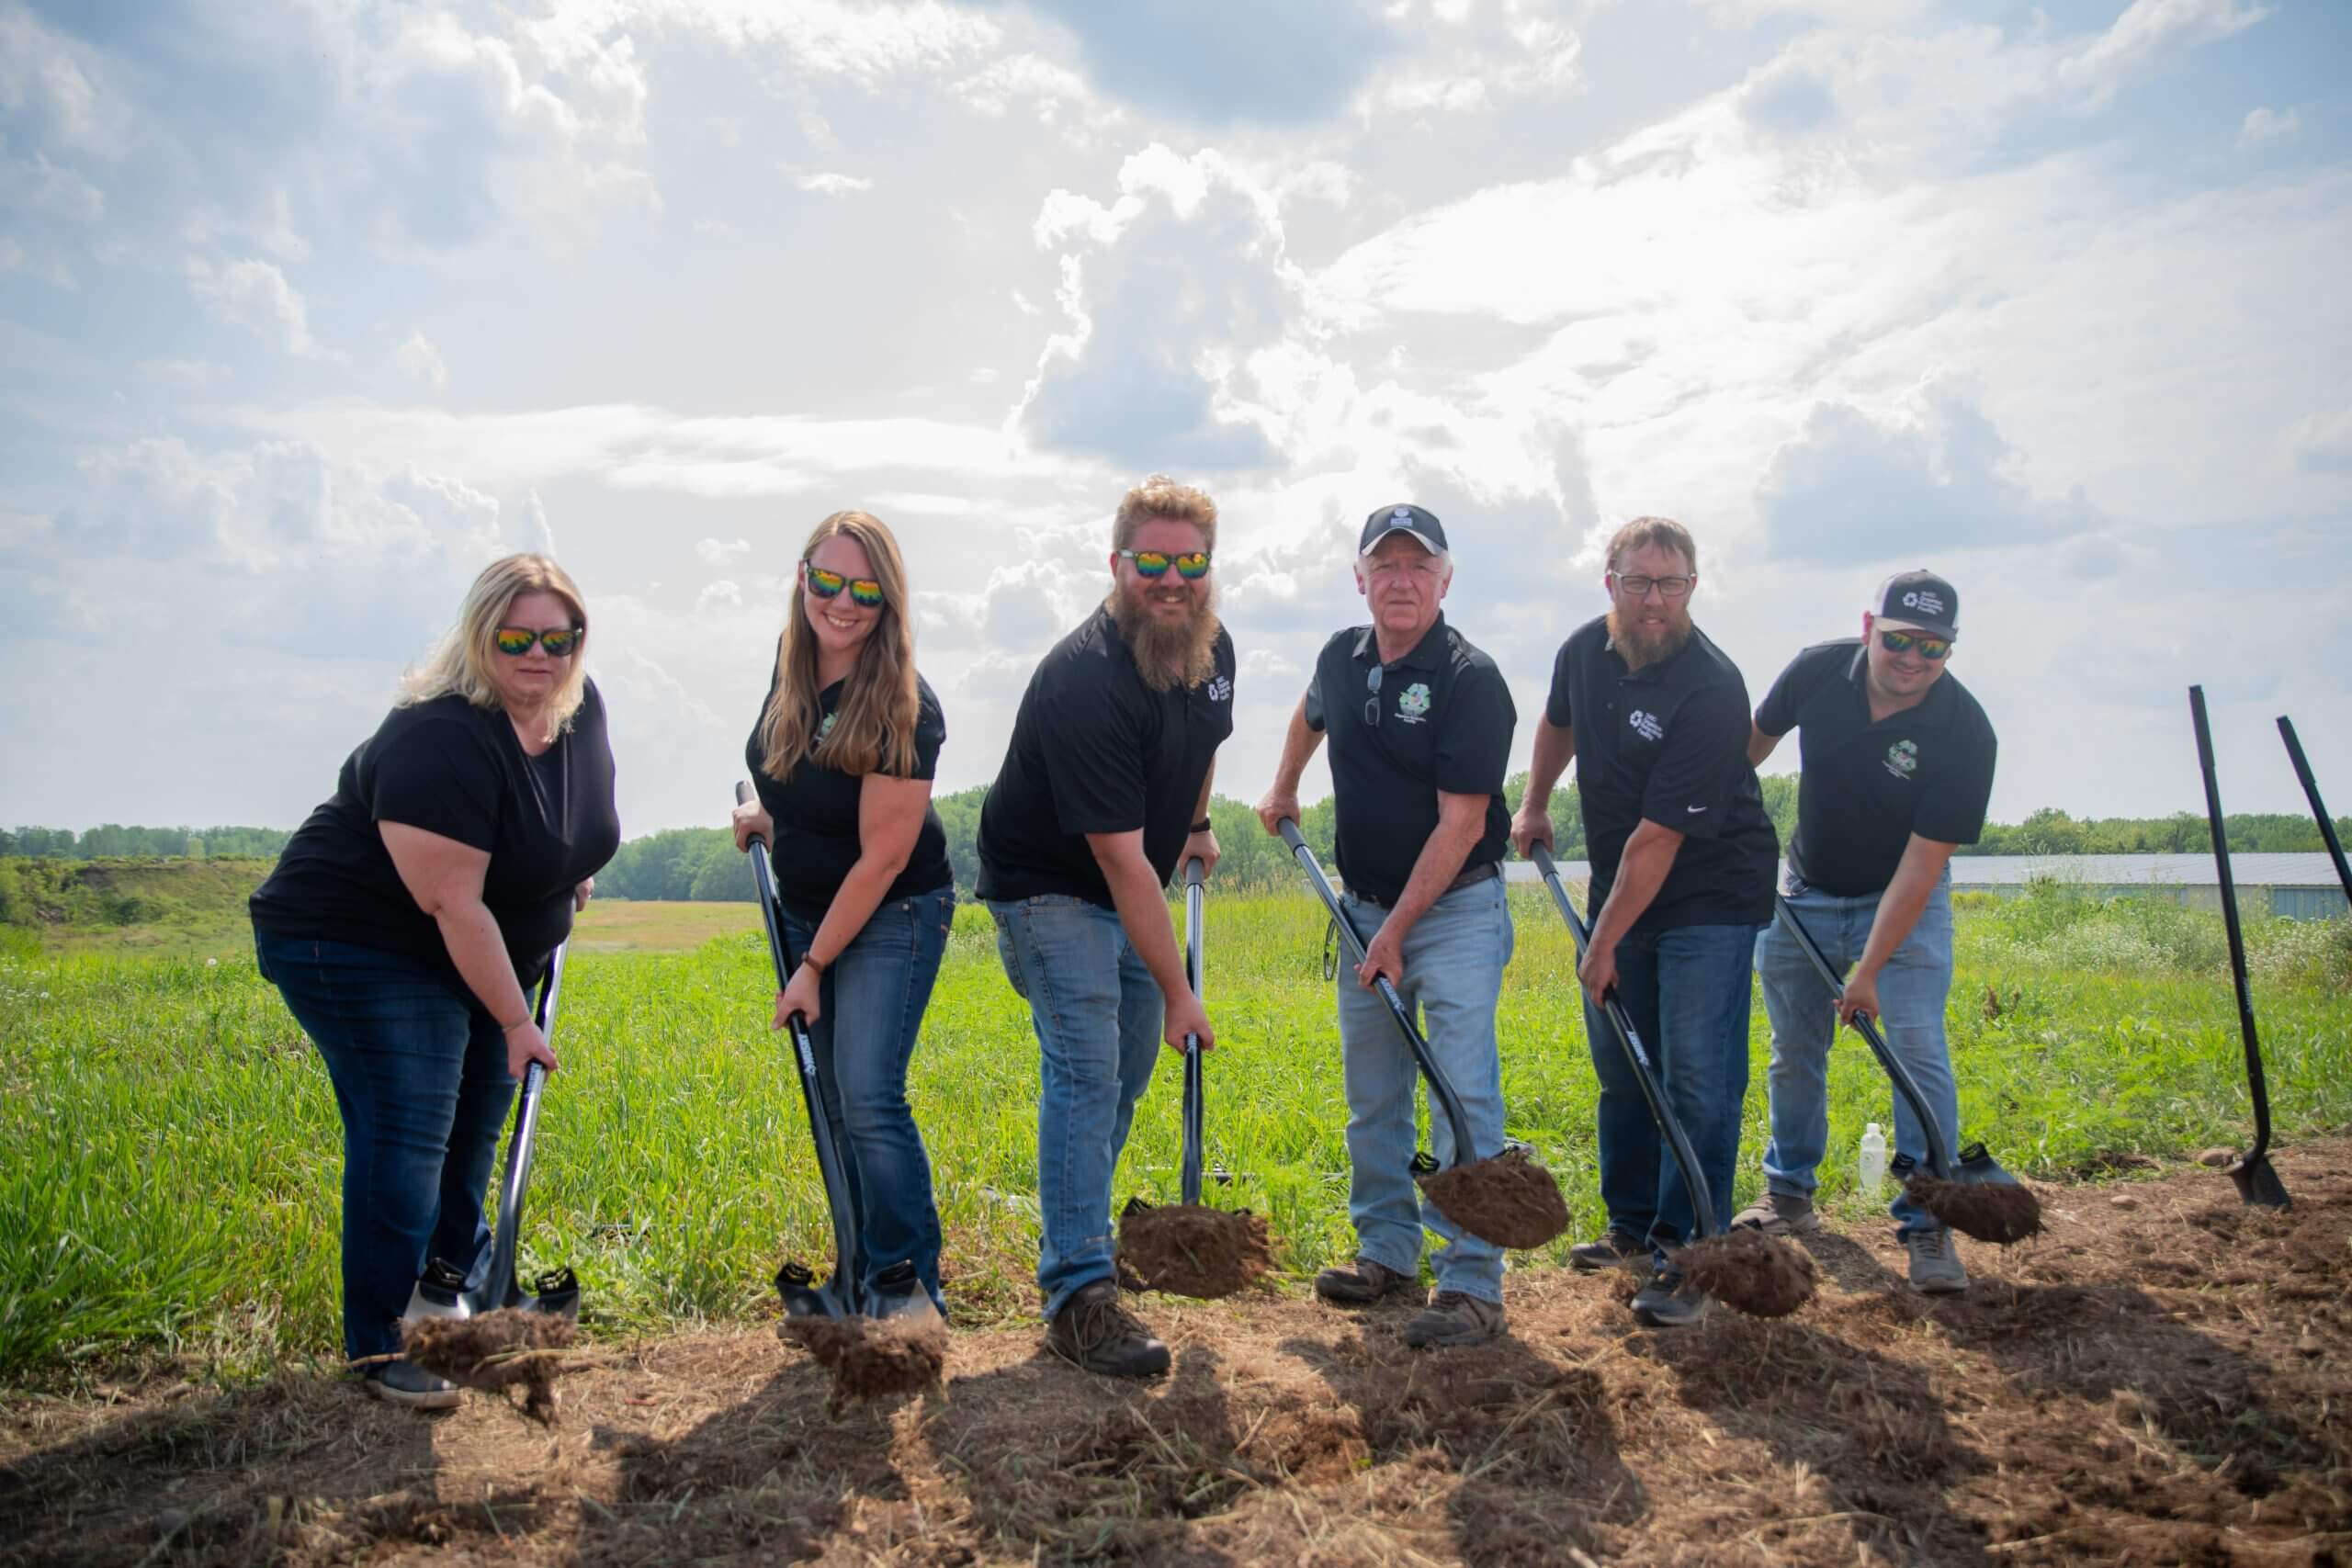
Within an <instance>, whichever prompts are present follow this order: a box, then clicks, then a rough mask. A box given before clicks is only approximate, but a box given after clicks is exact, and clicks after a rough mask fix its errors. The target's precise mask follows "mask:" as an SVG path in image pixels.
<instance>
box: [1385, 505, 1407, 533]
mask: <svg viewBox="0 0 2352 1568" xmlns="http://www.w3.org/2000/svg"><path fill="white" fill-rule="evenodd" d="M1388 521H1390V522H1391V523H1402V524H1404V525H1406V526H1407V527H1408V528H1409V527H1411V526H1412V525H1413V509H1412V508H1411V507H1409V506H1400V507H1398V508H1397V510H1396V511H1394V512H1392V513H1389V514H1388Z"/></svg>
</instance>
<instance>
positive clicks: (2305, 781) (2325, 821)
mask: <svg viewBox="0 0 2352 1568" xmlns="http://www.w3.org/2000/svg"><path fill="white" fill-rule="evenodd" d="M2278 734H2279V736H2280V738H2281V739H2284V740H2285V741H2286V742H2287V758H2288V761H2291V762H2293V763H2294V764H2295V777H2296V778H2298V779H2300V780H2301V781H2302V785H2303V796H2304V798H2305V799H2307V800H2309V801H2310V802H2311V803H2312V819H2313V820H2314V821H2316V822H2318V824H2319V836H2320V840H2321V841H2322V842H2323V843H2324V844H2326V845H2327V853H2328V858H2330V859H2331V860H2333V861H2335V879H2336V880H2337V881H2338V882H2341V883H2342V884H2344V897H2345V901H2346V903H2352V865H2347V864H2346V863H2345V861H2344V844H2343V840H2339V839H2338V838H2337V837H2336V836H2335V818H2333V817H2330V816H2329V815H2328V814H2327V807H2326V805H2325V804H2324V802H2322V801H2321V799H2320V797H2319V781H2318V780H2317V779H2315V778H2313V777H2312V765H2311V762H2310V761H2308V760H2307V759H2306V758H2305V757H2304V756H2303V743H2302V742H2301V741H2300V740H2298V739H2295V726H2294V723H2293V721H2291V720H2290V719H2289V718H2288V716H2286V715H2285V714H2283V713H2282V714H2280V715H2279V716H2278Z"/></svg>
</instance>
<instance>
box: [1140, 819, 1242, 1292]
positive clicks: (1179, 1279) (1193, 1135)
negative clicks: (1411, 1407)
mask: <svg viewBox="0 0 2352 1568" xmlns="http://www.w3.org/2000/svg"><path fill="white" fill-rule="evenodd" d="M1206 874H1207V870H1206V868H1205V867H1204V865H1202V863H1201V861H1200V858H1199V857H1198V856H1195V857H1193V859H1191V860H1189V861H1186V862H1185V863H1184V978H1185V979H1186V980H1187V981H1188V982H1190V984H1191V985H1192V987H1193V996H1195V997H1203V996H1205V995H1206V993H1205V992H1204V991H1203V990H1202V988H1201V934H1202V932H1201V926H1202V920H1201V905H1202V900H1203V884H1204V879H1205V877H1206ZM1203 1099H1204V1084H1203V1081H1202V1066H1201V1049H1200V1043H1199V1042H1198V1041H1196V1040H1194V1039H1193V1038H1192V1037H1190V1036H1187V1037H1186V1038H1185V1041H1184V1156H1183V1167H1182V1176H1181V1177H1180V1181H1181V1184H1182V1194H1183V1201H1182V1202H1181V1203H1179V1204H1177V1205H1176V1206H1175V1207H1173V1208H1155V1207H1154V1206H1153V1205H1151V1204H1149V1203H1147V1202H1145V1201H1143V1200H1142V1199H1140V1198H1130V1199H1128V1200H1127V1203H1126V1208H1125V1211H1124V1212H1122V1213H1121V1214H1120V1216H1119V1262H1120V1264H1121V1265H1122V1267H1123V1268H1124V1269H1125V1271H1126V1272H1127V1273H1128V1274H1129V1275H1131V1276H1132V1277H1133V1279H1134V1280H1135V1282H1136V1285H1137V1286H1138V1287H1140V1288H1141V1289H1144V1290H1148V1291H1170V1292H1174V1293H1175V1294H1177V1295H1180V1296H1197V1297H1199V1298H1201V1299H1203V1300H1207V1301H1214V1300H1216V1298H1217V1297H1220V1296H1229V1295H1231V1294H1233V1293H1234V1292H1236V1291H1238V1290H1240V1289H1241V1288H1242V1287H1243V1286H1245V1285H1247V1284H1249V1283H1250V1281H1251V1280H1255V1279H1257V1278H1258V1276H1259V1275H1261V1274H1262V1273H1264V1272H1265V1271H1266V1269H1269V1268H1270V1267H1272V1263H1273V1254H1272V1249H1271V1247H1269V1246H1268V1244H1267V1240H1266V1222H1265V1221H1263V1220H1261V1219H1260V1218H1259V1217H1258V1216H1257V1215H1255V1214H1253V1213H1250V1212H1249V1211H1248V1210H1246V1209H1244V1210H1242V1211H1240V1212H1239V1213H1226V1212H1224V1211H1223V1210H1220V1209H1211V1208H1206V1207H1204V1206H1203V1204H1202V1202H1201V1168H1202V1164H1203V1155H1202V1122H1203V1114H1204V1106H1203V1104H1202V1101H1203Z"/></svg>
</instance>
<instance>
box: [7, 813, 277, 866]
mask: <svg viewBox="0 0 2352 1568" xmlns="http://www.w3.org/2000/svg"><path fill="white" fill-rule="evenodd" d="M293 836H294V835H293V834H291V833H289V832H288V831H287V830H286V829H283V828H126V827H123V826H122V825H121V824H119V823H116V822H104V823H101V824H99V825H98V826H97V827H96V828H92V829H89V830H88V831H87V832H84V833H78V834H77V833H75V832H74V829H71V828H18V829H15V830H14V831H10V830H9V829H6V828H0V855H25V856H28V857H29V858H31V859H35V860H98V859H101V858H111V857H116V856H158V857H163V858H167V859H182V858H185V859H192V860H205V859H209V858H211V857H214V856H218V855H260V856H262V857H264V858H265V859H274V858H276V856H277V852H279V851H280V850H283V849H284V848H285V847H286V840H288V839H290V838H292V837H293Z"/></svg>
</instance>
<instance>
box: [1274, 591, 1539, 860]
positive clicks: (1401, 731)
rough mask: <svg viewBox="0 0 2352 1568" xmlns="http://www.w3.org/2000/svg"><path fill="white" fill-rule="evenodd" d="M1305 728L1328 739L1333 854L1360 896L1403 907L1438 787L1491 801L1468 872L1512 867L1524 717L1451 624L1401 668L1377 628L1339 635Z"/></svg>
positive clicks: (1310, 691) (1316, 680) (1328, 649)
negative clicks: (1516, 763) (1511, 771)
mask: <svg viewBox="0 0 2352 1568" xmlns="http://www.w3.org/2000/svg"><path fill="white" fill-rule="evenodd" d="M1375 666H1377V667H1379V669H1380V671H1381V679H1380V694H1379V695H1378V696H1377V697H1376V698H1375V697H1374V696H1373V695H1372V694H1371V677H1372V671H1373V670H1374V667H1375ZM1367 703H1376V704H1377V705H1378V708H1379V713H1380V722H1379V723H1377V724H1374V723H1371V722H1369V721H1368V720H1367V719H1366V717H1365V713H1366V706H1365V705H1366V704H1367ZM1306 722H1307V725H1308V727H1309V728H1314V729H1318V730H1322V731H1324V732H1326V733H1328V734H1329V736H1330V738H1331V794H1332V807H1333V817H1334V818H1335V821H1336V826H1337V829H1338V833H1337V837H1336V839H1335V841H1334V845H1333V849H1334V852H1335V854H1336V855H1337V858H1338V860H1339V863H1340V879H1341V880H1342V881H1344V882H1345V883H1346V884H1347V885H1348V886H1349V888H1350V889H1351V890H1352V891H1354V892H1358V893H1364V894H1368V895H1370V896H1371V897H1374V898H1377V899H1379V900H1380V901H1381V902H1382V903H1384V904H1394V903H1395V902H1396V901H1397V897H1398V896H1399V895H1401V894H1402V893H1403V892H1404V891H1405V884H1406V883H1408V882H1409V881H1410V880H1412V875H1413V864H1414V863H1415V862H1416V861H1418V860H1419V858H1420V854H1421V847H1422V846H1423V845H1424V844H1426V843H1428V842H1429V839H1430V834H1432V833H1434V832H1436V831H1437V792H1438V791H1440V790H1443V791H1445V793H1446V794H1448V795H1486V796H1487V797H1488V798H1487V825H1486V829H1485V831H1483V832H1481V833H1480V834H1479V835H1478V841H1477V842H1476V844H1474V845H1472V846H1471V850H1470V854H1469V857H1468V858H1467V859H1465V860H1464V861H1463V863H1462V869H1463V870H1464V871H1467V870H1469V869H1470V868H1471V867H1472V866H1478V865H1491V864H1493V863H1495V862H1497V861H1499V860H1501V859H1502V858H1503V852H1504V850H1505V848H1506V847H1507V846H1508V845H1509V843H1510V814H1509V813H1508V812H1506V811H1504V809H1503V775H1504V772H1505V770H1506V769H1508V768H1509V767H1510V737H1511V730H1512V728H1514V727H1515V726H1516V725H1517V724H1518V723H1519V710H1518V709H1517V708H1516V707H1514V706H1513V705H1512V704H1511V700H1510V686H1509V685H1507V684H1505V682H1504V681H1503V677H1502V671H1499V670H1498V669H1496V668H1495V661H1494V660H1491V659H1489V658H1487V656H1486V655H1485V654H1484V653H1481V652H1480V651H1478V649H1476V648H1473V647H1471V646H1470V642H1469V639H1467V638H1466V637H1464V636H1463V635H1462V634H1461V633H1460V632H1458V631H1455V630H1454V629H1453V627H1452V626H1447V625H1446V624H1445V617H1444V616H1443V615H1439V616H1438V618H1437V622H1436V624H1435V625H1434V626H1430V629H1429V630H1428V631H1427V632H1425V633H1423V634H1422V637H1421V640H1420V641H1419V643H1418V644H1416V645H1415V646H1414V648H1413V650H1412V651H1411V652H1410V653H1408V654H1407V655H1405V656H1404V657H1403V658H1402V659H1399V660H1397V661H1396V662H1395V663H1393V664H1387V665H1382V664H1381V662H1380V648H1379V644H1378V642H1377V640H1376V639H1375V638H1374V635H1373V629H1372V628H1371V627H1370V626H1352V627H1350V628H1349V629H1348V630H1346V631H1343V632H1340V633H1338V634H1337V635H1335V636H1334V637H1332V638H1331V640H1330V641H1329V642H1327V643H1325V644H1324V645H1323V651H1322V652H1321V653H1319V654H1317V656H1316V659H1315V673H1314V675H1313V676H1312V677H1310V678H1309V680H1308V681H1307V683H1306Z"/></svg>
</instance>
